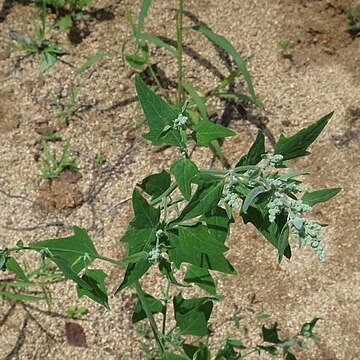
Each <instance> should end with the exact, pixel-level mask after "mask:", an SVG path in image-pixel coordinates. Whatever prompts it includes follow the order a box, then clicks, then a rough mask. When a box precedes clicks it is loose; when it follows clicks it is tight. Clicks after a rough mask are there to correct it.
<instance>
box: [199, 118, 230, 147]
mask: <svg viewBox="0 0 360 360" xmlns="http://www.w3.org/2000/svg"><path fill="white" fill-rule="evenodd" d="M194 131H195V133H194V137H195V141H196V143H197V144H198V145H199V146H208V145H209V143H211V141H213V140H215V139H220V138H224V137H228V136H234V135H236V133H235V132H234V131H232V130H230V129H228V128H226V127H224V126H222V125H219V124H215V123H213V122H212V121H209V120H202V121H199V122H198V123H197V124H196V126H195V129H194Z"/></svg>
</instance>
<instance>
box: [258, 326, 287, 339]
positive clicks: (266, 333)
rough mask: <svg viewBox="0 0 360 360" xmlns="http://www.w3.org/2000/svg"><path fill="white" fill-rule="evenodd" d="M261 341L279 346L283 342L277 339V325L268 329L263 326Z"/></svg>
mask: <svg viewBox="0 0 360 360" xmlns="http://www.w3.org/2000/svg"><path fill="white" fill-rule="evenodd" d="M262 336H263V340H264V341H266V342H270V343H272V344H281V343H282V342H283V341H282V340H280V339H279V335H278V328H277V323H275V324H274V325H273V326H272V327H270V328H269V329H268V328H266V327H265V326H263V327H262Z"/></svg>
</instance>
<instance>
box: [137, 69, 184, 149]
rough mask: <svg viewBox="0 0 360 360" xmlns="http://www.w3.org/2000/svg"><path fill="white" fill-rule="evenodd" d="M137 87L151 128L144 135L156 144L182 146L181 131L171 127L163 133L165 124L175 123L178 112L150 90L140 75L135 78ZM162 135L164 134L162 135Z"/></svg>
mask: <svg viewBox="0 0 360 360" xmlns="http://www.w3.org/2000/svg"><path fill="white" fill-rule="evenodd" d="M135 87H136V92H137V95H138V97H139V101H140V104H141V107H142V108H143V111H144V114H145V117H146V121H147V123H148V125H149V128H150V132H149V133H147V134H145V135H144V137H145V139H148V140H150V141H151V142H152V143H153V144H154V145H161V144H169V145H175V146H180V147H181V146H182V141H181V135H180V132H179V131H177V130H174V129H170V130H169V131H167V132H166V133H165V134H163V130H164V128H165V126H172V125H173V120H175V119H176V118H177V116H178V114H177V112H176V111H175V110H174V109H173V108H172V107H171V106H170V105H169V104H167V102H166V101H164V100H163V99H162V98H161V97H160V96H158V95H156V94H155V93H154V92H153V91H152V90H150V89H149V88H148V87H147V86H146V84H145V83H144V81H143V80H142V79H141V78H140V76H136V78H135ZM160 135H162V136H161V137H160Z"/></svg>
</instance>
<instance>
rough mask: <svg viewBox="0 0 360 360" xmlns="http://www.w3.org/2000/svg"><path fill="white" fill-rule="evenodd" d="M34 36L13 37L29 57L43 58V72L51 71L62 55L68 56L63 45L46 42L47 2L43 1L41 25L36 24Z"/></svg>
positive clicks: (14, 35) (17, 35) (14, 33)
mask: <svg viewBox="0 0 360 360" xmlns="http://www.w3.org/2000/svg"><path fill="white" fill-rule="evenodd" d="M33 26H34V35H33V36H29V37H26V36H23V35H20V34H18V33H16V32H12V33H11V36H12V38H13V40H15V42H16V43H17V45H18V48H19V49H20V50H21V51H23V52H25V54H26V55H27V56H30V55H35V54H38V55H40V56H41V57H42V58H43V61H42V63H41V65H40V69H41V71H42V72H45V71H47V70H49V69H50V68H51V67H52V66H53V65H54V64H55V63H56V61H57V60H58V58H59V57H60V56H62V55H65V54H68V52H66V51H65V50H63V49H62V48H61V44H59V43H57V42H53V41H48V40H46V37H45V30H46V0H42V7H41V14H40V25H39V24H37V23H36V22H34V25H33Z"/></svg>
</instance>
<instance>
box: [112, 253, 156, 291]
mask: <svg viewBox="0 0 360 360" xmlns="http://www.w3.org/2000/svg"><path fill="white" fill-rule="evenodd" d="M150 267H151V263H150V262H149V260H148V259H141V260H140V261H138V262H136V263H131V264H129V265H128V266H127V268H126V271H125V275H124V279H123V281H122V283H121V284H120V285H119V287H118V288H117V289H116V291H115V294H117V293H118V292H120V291H121V290H123V289H125V288H126V287H128V286H129V285H131V284H133V283H134V282H135V281H137V280H139V279H140V278H141V277H142V276H143V275H144V274H145V273H146V272H147V271H148V270H149V269H150Z"/></svg>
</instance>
